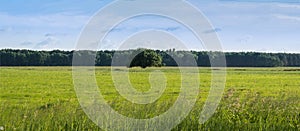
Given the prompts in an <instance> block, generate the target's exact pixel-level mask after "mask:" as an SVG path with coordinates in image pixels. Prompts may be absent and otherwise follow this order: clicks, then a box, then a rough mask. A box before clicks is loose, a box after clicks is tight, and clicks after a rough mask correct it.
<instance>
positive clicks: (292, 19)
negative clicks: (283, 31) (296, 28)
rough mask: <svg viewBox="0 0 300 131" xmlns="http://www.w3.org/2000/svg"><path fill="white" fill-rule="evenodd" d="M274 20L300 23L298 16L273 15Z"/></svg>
mask: <svg viewBox="0 0 300 131" xmlns="http://www.w3.org/2000/svg"><path fill="white" fill-rule="evenodd" d="M274 16H275V17H276V18H278V19H282V20H291V21H296V22H300V17H298V16H288V15H280V14H277V15H274Z"/></svg>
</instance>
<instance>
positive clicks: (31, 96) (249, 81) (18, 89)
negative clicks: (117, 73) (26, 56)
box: [0, 67, 300, 131]
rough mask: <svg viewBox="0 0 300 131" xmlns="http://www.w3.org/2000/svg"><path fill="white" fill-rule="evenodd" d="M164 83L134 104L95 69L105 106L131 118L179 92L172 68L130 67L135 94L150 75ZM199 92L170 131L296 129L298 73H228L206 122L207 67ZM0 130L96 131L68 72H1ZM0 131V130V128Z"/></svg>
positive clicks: (164, 106)
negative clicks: (159, 91)
mask: <svg viewBox="0 0 300 131" xmlns="http://www.w3.org/2000/svg"><path fill="white" fill-rule="evenodd" d="M155 70H161V71H162V72H164V73H165V76H166V79H167V88H166V90H165V92H164V93H163V95H162V97H161V98H159V99H158V100H157V101H156V102H154V103H152V104H146V105H141V104H133V103H131V102H129V101H127V100H126V99H125V98H123V97H121V96H120V95H119V94H118V92H117V90H116V89H115V87H114V84H113V82H112V77H111V71H110V68H109V67H97V68H96V79H97V83H98V85H99V87H100V90H101V93H102V94H103V95H104V98H105V99H106V100H107V101H108V103H109V104H110V105H111V107H113V109H115V110H116V111H118V112H119V113H120V114H123V115H125V116H128V117H132V118H143V119H145V118H152V117H154V116H157V115H159V114H161V113H164V112H166V111H167V110H168V109H169V108H170V107H171V106H172V105H173V103H174V102H175V101H176V99H177V97H178V95H179V93H180V85H181V81H180V73H179V70H178V69H177V68H147V69H140V68H133V69H130V81H131V82H132V85H133V86H134V88H136V89H137V90H138V91H147V90H149V89H150V84H149V81H148V76H149V74H150V72H152V71H155ZM199 72H200V93H199V97H198V100H197V102H196V105H195V106H194V108H193V109H192V111H191V113H190V114H189V115H188V117H187V118H186V119H185V120H184V121H183V122H181V124H179V125H178V126H176V127H175V128H174V130H300V68H228V69H227V76H226V81H227V82H226V88H225V90H224V94H223V97H222V100H221V103H220V105H219V107H218V108H217V111H216V112H215V114H214V115H213V117H211V118H210V119H209V120H208V121H207V122H206V123H204V124H199V123H198V119H199V116H200V113H201V110H202V107H203V105H204V102H205V100H206V98H207V95H208V92H209V89H210V84H211V74H210V73H211V70H210V68H199ZM0 127H4V128H5V130H8V131H10V130H101V129H100V128H98V126H97V125H95V124H94V123H93V122H92V121H91V120H90V119H89V118H88V117H87V116H86V115H85V113H84V112H83V110H82V109H81V107H80V105H79V102H78V100H77V97H76V94H75V89H74V87H73V80H72V68H71V67H1V68H0ZM0 129H1V128H0Z"/></svg>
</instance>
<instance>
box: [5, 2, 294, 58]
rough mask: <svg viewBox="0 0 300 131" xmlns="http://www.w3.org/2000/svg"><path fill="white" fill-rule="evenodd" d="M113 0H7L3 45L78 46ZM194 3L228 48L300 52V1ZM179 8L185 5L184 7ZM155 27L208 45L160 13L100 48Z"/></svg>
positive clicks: (191, 44) (128, 24)
mask: <svg viewBox="0 0 300 131" xmlns="http://www.w3.org/2000/svg"><path fill="white" fill-rule="evenodd" d="M111 2H112V1H109V0H85V1H82V0H72V1H71V0H43V1H41V0H26V1H25V0H10V1H8V0H7V1H1V2H0V38H1V39H0V48H2V49H3V48H16V49H34V50H52V49H62V50H72V49H75V46H76V42H77V39H78V37H79V35H80V33H81V30H82V29H83V28H84V26H85V24H86V23H87V22H88V21H89V19H90V18H91V17H92V16H93V15H94V14H95V13H96V12H97V11H98V10H99V9H101V8H103V7H105V6H106V5H107V4H109V3H111ZM132 2H134V0H133V1H132ZM188 2H190V3H191V4H193V5H194V6H195V7H197V8H198V9H199V10H201V11H202V12H203V14H204V15H205V16H206V17H207V18H208V19H209V21H210V22H211V24H212V25H213V26H214V30H210V31H207V32H206V33H214V32H216V33H217V34H218V36H219V38H220V40H221V43H222V46H223V49H224V50H225V51H260V52H298V53H299V52H300V37H299V36H300V0H211V1H199V0H189V1H188ZM116 11H117V9H116ZM175 11H176V10H175ZM178 11H182V10H181V9H180V8H179V9H178ZM152 28H153V29H161V30H164V31H168V32H171V33H173V34H175V36H178V37H182V39H183V40H184V41H185V43H186V44H187V47H188V48H189V49H194V50H204V49H203V48H202V47H199V46H198V45H199V41H197V40H196V39H195V38H194V37H193V35H192V34H191V33H190V32H188V30H187V29H185V28H184V27H182V26H181V25H178V23H176V22H172V21H170V20H168V19H165V18H162V17H155V16H142V17H138V18H134V19H130V20H128V21H125V22H124V23H121V24H120V25H119V26H117V27H116V28H115V29H114V30H113V31H112V32H111V33H110V34H109V35H108V36H107V38H106V39H105V40H104V41H103V42H101V43H100V44H101V46H100V48H99V49H116V48H118V46H119V45H120V43H121V42H122V41H121V40H122V39H123V38H122V36H123V37H125V36H127V35H130V34H132V33H134V32H137V31H142V30H145V29H152ZM125 34H126V35H125ZM137 45H139V43H137ZM141 45H143V44H141Z"/></svg>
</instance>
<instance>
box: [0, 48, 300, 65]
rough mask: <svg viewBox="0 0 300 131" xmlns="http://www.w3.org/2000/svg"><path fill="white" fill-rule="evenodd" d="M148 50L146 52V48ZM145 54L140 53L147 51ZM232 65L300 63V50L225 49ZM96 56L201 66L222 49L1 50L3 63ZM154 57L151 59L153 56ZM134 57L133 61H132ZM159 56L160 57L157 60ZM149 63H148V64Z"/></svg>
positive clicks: (102, 60) (112, 61) (105, 60)
mask: <svg viewBox="0 0 300 131" xmlns="http://www.w3.org/2000/svg"><path fill="white" fill-rule="evenodd" d="M145 50H146V51H148V52H144V51H145ZM143 53H144V55H142V56H141V55H140V54H143ZM224 54H225V57H226V63H227V66H228V67H280V66H286V67H299V66H300V54H291V53H258V52H227V53H224ZM74 55H77V56H91V57H90V58H93V57H92V56H96V57H95V65H96V66H128V67H131V66H139V65H141V64H144V63H145V62H148V63H154V64H155V65H157V66H178V64H177V63H178V61H181V62H182V63H183V64H181V66H182V65H183V66H193V64H192V63H190V61H187V60H190V59H189V58H191V57H192V58H193V59H194V60H195V62H196V65H197V66H203V67H208V66H211V64H210V60H217V59H219V58H220V57H221V56H222V55H221V53H220V52H205V51H175V50H174V49H173V50H171V49H170V50H165V51H162V50H149V49H136V50H124V51H108V50H106V51H61V50H53V51H33V50H16V49H2V50H0V59H1V60H0V66H71V65H72V60H73V56H74ZM150 59H151V60H153V61H149V60H150ZM130 60H132V61H130ZM157 60H158V61H157ZM144 66H147V65H144Z"/></svg>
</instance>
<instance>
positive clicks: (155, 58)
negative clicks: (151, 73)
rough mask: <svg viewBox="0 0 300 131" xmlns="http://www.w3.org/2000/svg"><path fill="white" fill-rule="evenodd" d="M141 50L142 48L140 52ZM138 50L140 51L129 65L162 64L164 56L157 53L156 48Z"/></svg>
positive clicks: (148, 65) (153, 65) (146, 65)
mask: <svg viewBox="0 0 300 131" xmlns="http://www.w3.org/2000/svg"><path fill="white" fill-rule="evenodd" d="M140 50H142V51H141V52H140ZM140 50H138V51H139V52H140V53H139V54H137V55H136V56H135V57H134V58H133V60H132V62H131V63H130V65H129V67H138V66H139V67H142V68H146V67H160V66H162V58H161V56H160V55H159V54H157V53H156V52H155V51H154V50H149V49H140Z"/></svg>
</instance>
